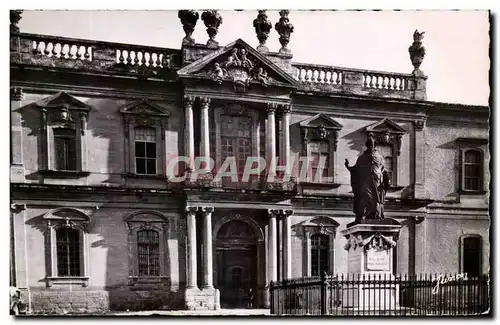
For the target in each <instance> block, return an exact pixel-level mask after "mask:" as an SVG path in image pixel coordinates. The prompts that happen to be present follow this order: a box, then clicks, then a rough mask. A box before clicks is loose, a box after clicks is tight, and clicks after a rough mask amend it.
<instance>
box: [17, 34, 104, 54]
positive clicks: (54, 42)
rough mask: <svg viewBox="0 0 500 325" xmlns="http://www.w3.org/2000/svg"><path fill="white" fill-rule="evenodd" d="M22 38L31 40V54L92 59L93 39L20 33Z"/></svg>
mask: <svg viewBox="0 0 500 325" xmlns="http://www.w3.org/2000/svg"><path fill="white" fill-rule="evenodd" d="M22 39H23V40H27V41H31V51H32V54H33V55H38V56H46V57H49V58H58V59H67V60H86V61H92V52H93V49H92V45H94V44H95V42H93V41H85V40H78V39H71V38H62V37H53V36H42V35H35V34H22Z"/></svg>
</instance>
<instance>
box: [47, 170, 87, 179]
mask: <svg viewBox="0 0 500 325" xmlns="http://www.w3.org/2000/svg"><path fill="white" fill-rule="evenodd" d="M38 174H40V175H42V176H45V177H50V178H81V177H87V176H89V175H90V172H85V171H77V170H39V171H38Z"/></svg>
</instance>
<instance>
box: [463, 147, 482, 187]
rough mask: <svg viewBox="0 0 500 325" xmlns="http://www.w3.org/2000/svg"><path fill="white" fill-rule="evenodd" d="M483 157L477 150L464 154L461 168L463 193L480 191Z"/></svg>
mask: <svg viewBox="0 0 500 325" xmlns="http://www.w3.org/2000/svg"><path fill="white" fill-rule="evenodd" d="M482 166H483V157H482V152H481V151H479V150H474V149H470V150H467V151H465V152H464V157H463V166H462V174H463V177H462V182H463V183H462V186H463V189H464V190H465V191H481V190H482V187H483V177H482Z"/></svg>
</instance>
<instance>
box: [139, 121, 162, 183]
mask: <svg viewBox="0 0 500 325" xmlns="http://www.w3.org/2000/svg"><path fill="white" fill-rule="evenodd" d="M134 136H135V171H136V173H137V174H142V175H156V157H157V156H156V130H155V129H153V128H142V127H141V128H136V129H135V132H134Z"/></svg>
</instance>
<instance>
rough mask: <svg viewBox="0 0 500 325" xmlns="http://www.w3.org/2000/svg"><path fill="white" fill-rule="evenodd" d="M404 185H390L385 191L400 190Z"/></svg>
mask: <svg viewBox="0 0 500 325" xmlns="http://www.w3.org/2000/svg"><path fill="white" fill-rule="evenodd" d="M404 188H405V187H404V186H396V185H394V186H392V185H391V186H390V187H389V188H388V189H387V192H396V191H401V190H402V189H404Z"/></svg>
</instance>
